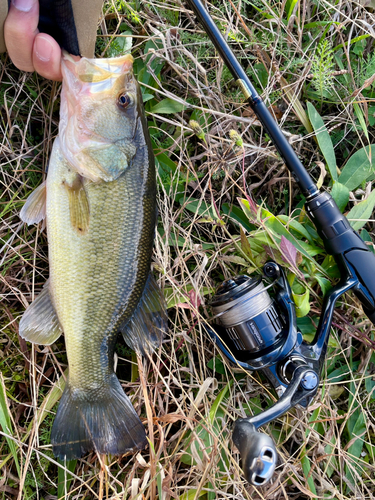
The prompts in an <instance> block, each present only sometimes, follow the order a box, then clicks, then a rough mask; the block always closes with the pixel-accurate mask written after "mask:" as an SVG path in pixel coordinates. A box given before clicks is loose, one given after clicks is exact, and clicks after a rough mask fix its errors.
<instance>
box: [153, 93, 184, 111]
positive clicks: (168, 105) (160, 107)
mask: <svg viewBox="0 0 375 500" xmlns="http://www.w3.org/2000/svg"><path fill="white" fill-rule="evenodd" d="M184 107H185V105H184V104H183V103H182V102H177V101H174V100H173V99H170V98H169V97H168V98H167V99H163V100H162V101H160V102H158V103H157V104H156V105H155V106H153V107H152V108H151V113H156V114H158V115H163V114H174V113H179V112H180V111H182V110H183V109H184Z"/></svg>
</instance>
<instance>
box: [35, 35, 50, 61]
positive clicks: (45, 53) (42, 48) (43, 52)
mask: <svg viewBox="0 0 375 500" xmlns="http://www.w3.org/2000/svg"><path fill="white" fill-rule="evenodd" d="M34 50H35V53H36V56H37V57H38V59H40V60H41V61H43V62H48V61H49V60H50V59H51V55H52V44H51V42H50V41H49V40H48V38H44V37H43V36H37V37H36V39H35V45H34Z"/></svg>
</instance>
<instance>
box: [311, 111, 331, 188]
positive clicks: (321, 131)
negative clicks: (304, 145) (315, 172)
mask: <svg viewBox="0 0 375 500" xmlns="http://www.w3.org/2000/svg"><path fill="white" fill-rule="evenodd" d="M307 110H308V113H309V118H310V121H311V124H312V126H313V128H314V132H315V134H316V138H317V140H318V144H319V147H320V150H321V152H322V153H323V156H324V158H325V160H326V162H327V166H328V170H329V172H330V174H331V177H332V179H333V180H334V181H337V166H336V155H335V150H334V149H333V144H332V140H331V137H330V136H329V133H328V130H327V127H326V126H325V125H324V122H323V119H322V117H321V116H320V114H319V113H318V112H317V110H316V109H315V107H314V105H313V104H311V102H308V103H307Z"/></svg>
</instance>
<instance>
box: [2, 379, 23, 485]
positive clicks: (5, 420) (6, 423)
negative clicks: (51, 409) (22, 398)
mask: <svg viewBox="0 0 375 500" xmlns="http://www.w3.org/2000/svg"><path fill="white" fill-rule="evenodd" d="M0 379H1V389H0V426H1V428H2V430H3V432H4V433H5V434H8V435H10V436H12V437H15V436H14V435H13V426H12V419H11V416H10V413H9V408H8V402H7V395H6V390H5V382H4V378H3V375H2V373H1V372H0ZM5 439H6V441H7V443H8V446H9V449H10V452H11V454H12V456H13V459H14V463H15V465H16V469H17V473H18V477H21V467H20V463H19V461H18V455H17V446H16V443H15V442H14V441H13V439H9V438H8V437H7V436H5Z"/></svg>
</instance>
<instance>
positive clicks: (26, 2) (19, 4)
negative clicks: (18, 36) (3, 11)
mask: <svg viewBox="0 0 375 500" xmlns="http://www.w3.org/2000/svg"><path fill="white" fill-rule="evenodd" d="M12 4H13V5H14V6H15V8H16V9H17V10H20V11H21V12H29V10H31V8H32V7H33V5H34V4H35V0H12Z"/></svg>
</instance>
